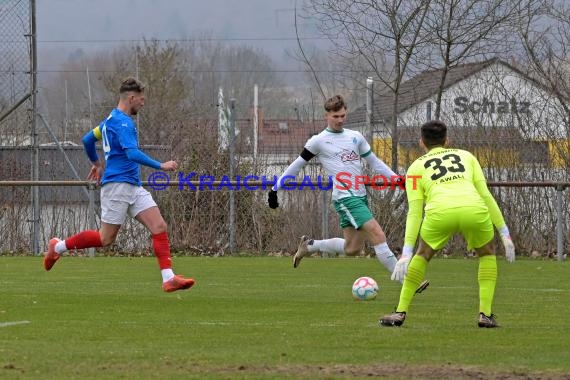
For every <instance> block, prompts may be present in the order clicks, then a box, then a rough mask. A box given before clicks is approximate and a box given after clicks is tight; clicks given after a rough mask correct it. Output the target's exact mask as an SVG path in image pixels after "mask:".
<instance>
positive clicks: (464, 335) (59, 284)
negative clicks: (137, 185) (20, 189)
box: [0, 257, 570, 379]
mask: <svg viewBox="0 0 570 380" xmlns="http://www.w3.org/2000/svg"><path fill="white" fill-rule="evenodd" d="M174 263H175V269H176V270H177V272H179V273H182V274H185V275H188V276H192V277H194V278H196V280H197V284H196V286H195V287H194V288H193V289H191V290H189V291H184V292H177V293H170V294H167V293H163V292H162V290H161V287H160V284H161V281H160V274H159V272H158V267H157V264H156V262H155V260H154V259H153V258H118V257H97V258H81V257H64V258H63V259H62V260H60V261H59V262H58V263H57V265H56V266H55V267H54V269H53V270H52V271H51V272H49V273H47V272H44V270H43V268H42V264H41V258H39V257H0V378H1V379H19V378H22V379H28V378H38V379H40V378H41V379H70V378H76V379H78V378H93V379H94V378H97V379H119V378H138V379H157V378H163V379H166V378H174V376H180V377H181V378H184V379H210V378H211V379H236V378H238V379H242V378H247V379H281V378H283V379H294V378H307V379H315V378H320V379H325V378H326V379H336V378H339V379H341V378H351V379H355V378H370V377H373V376H378V377H381V376H385V377H386V378H390V379H407V378H414V379H418V378H432V379H441V378H452V379H491V378H501V379H510V378H514V379H533V378H536V379H538V378H541V379H546V378H549V379H569V378H570V360H569V358H570V267H569V266H568V263H566V262H564V263H560V262H556V261H531V260H519V261H517V262H516V263H514V264H510V265H509V264H507V263H506V262H505V261H504V260H503V259H500V261H499V281H498V285H497V290H496V293H495V307H494V312H495V313H496V314H497V315H498V321H499V323H501V325H502V327H501V328H500V329H479V328H477V327H476V317H477V312H478V299H477V282H476V278H477V261H476V259H471V260H464V259H447V260H445V259H434V261H432V263H431V264H430V266H429V267H428V273H427V278H429V279H430V281H431V286H430V287H429V288H428V290H427V291H426V292H424V293H422V294H420V295H418V296H416V298H415V299H414V302H413V303H412V308H411V310H410V312H409V314H408V318H407V320H406V323H405V325H404V326H403V327H401V328H385V327H382V328H381V327H378V325H377V321H378V317H379V316H380V315H381V314H385V313H388V312H391V311H393V308H394V306H395V304H396V303H397V299H398V295H399V284H397V283H394V282H392V281H389V278H388V275H387V273H386V272H385V271H384V269H383V267H381V266H380V264H379V263H378V262H377V261H376V260H375V259H369V258H367V259H363V258H361V259H357V258H355V259H351V258H338V259H318V258H309V259H305V260H304V261H303V262H302V264H301V266H300V267H299V268H297V269H293V268H292V265H291V260H290V258H272V257H264V258H254V257H235V258H234V257H232V258H230V257H222V258H209V257H195V258H194V257H184V258H176V259H175V260H174ZM362 275H368V276H371V277H373V278H375V279H376V280H377V282H378V283H379V285H380V293H379V296H378V298H377V299H376V300H374V301H369V302H358V301H355V300H353V299H352V298H351V294H350V290H351V284H352V282H353V281H354V279H356V278H357V277H359V276H362Z"/></svg>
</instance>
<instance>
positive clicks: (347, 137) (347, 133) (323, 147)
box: [305, 128, 372, 201]
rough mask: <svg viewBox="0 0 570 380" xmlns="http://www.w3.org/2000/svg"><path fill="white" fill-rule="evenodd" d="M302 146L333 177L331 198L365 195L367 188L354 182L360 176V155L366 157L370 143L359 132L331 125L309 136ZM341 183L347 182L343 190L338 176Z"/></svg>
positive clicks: (361, 173) (369, 150) (369, 151)
mask: <svg viewBox="0 0 570 380" xmlns="http://www.w3.org/2000/svg"><path fill="white" fill-rule="evenodd" d="M305 149H307V150H308V151H309V152H311V153H313V154H314V155H315V156H317V157H318V159H319V162H320V163H321V165H323V168H324V169H325V172H326V173H327V175H329V176H331V177H332V179H333V193H332V200H333V201H334V200H337V199H341V198H344V197H350V196H356V197H361V196H365V195H366V187H365V186H364V185H360V186H359V187H358V189H357V188H356V186H355V185H354V182H355V178H356V176H361V175H363V172H362V162H361V160H360V158H361V157H366V156H368V155H369V154H370V153H371V152H372V151H371V149H370V145H369V144H368V142H367V141H366V139H365V138H364V136H362V134H361V133H360V132H357V131H353V130H351V129H343V130H342V131H340V132H335V131H333V130H332V129H330V128H327V129H325V130H324V131H322V132H321V133H319V134H318V135H315V136H313V137H311V138H310V139H309V140H308V141H307V143H306V144H305ZM339 174H340V177H341V179H342V181H343V182H344V183H347V182H348V181H350V183H351V185H350V186H349V187H348V188H346V189H340V187H346V185H345V184H343V183H342V182H339V180H338V178H337V175H339Z"/></svg>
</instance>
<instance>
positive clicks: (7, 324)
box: [0, 321, 31, 327]
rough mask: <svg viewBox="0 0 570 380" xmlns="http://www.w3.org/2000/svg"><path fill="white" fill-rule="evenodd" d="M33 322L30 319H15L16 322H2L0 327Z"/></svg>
mask: <svg viewBox="0 0 570 380" xmlns="http://www.w3.org/2000/svg"><path fill="white" fill-rule="evenodd" d="M28 323H31V322H30V321H14V322H0V327H9V326H16V325H26V324H28Z"/></svg>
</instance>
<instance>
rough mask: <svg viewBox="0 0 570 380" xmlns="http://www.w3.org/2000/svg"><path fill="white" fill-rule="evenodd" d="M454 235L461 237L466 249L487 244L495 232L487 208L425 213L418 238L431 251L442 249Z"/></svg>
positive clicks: (452, 209)
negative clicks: (463, 239)
mask: <svg viewBox="0 0 570 380" xmlns="http://www.w3.org/2000/svg"><path fill="white" fill-rule="evenodd" d="M456 233H460V234H461V235H463V238H465V241H466V242H467V249H473V248H481V247H482V246H484V245H485V244H487V243H489V242H490V241H491V240H492V239H493V237H494V236H495V235H494V234H495V232H494V230H493V223H492V222H491V216H490V215H489V211H488V210H487V208H482V207H457V208H449V209H444V210H430V211H428V212H426V215H425V217H424V220H423V222H422V227H421V229H420V236H421V238H422V239H423V241H425V242H426V243H427V244H428V245H429V246H430V247H431V248H432V249H434V250H439V249H442V248H443V247H445V245H446V244H447V242H448V241H449V239H450V238H451V237H452V236H453V235H454V234H456Z"/></svg>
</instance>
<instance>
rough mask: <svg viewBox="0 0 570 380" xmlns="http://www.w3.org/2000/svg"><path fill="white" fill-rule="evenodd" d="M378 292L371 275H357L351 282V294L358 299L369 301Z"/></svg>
mask: <svg viewBox="0 0 570 380" xmlns="http://www.w3.org/2000/svg"><path fill="white" fill-rule="evenodd" d="M377 294H378V284H377V283H376V281H374V279H373V278H372V277H359V278H357V279H356V281H354V284H352V296H353V297H354V298H355V299H357V300H359V301H370V300H373V299H375V298H376V295H377Z"/></svg>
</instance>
